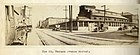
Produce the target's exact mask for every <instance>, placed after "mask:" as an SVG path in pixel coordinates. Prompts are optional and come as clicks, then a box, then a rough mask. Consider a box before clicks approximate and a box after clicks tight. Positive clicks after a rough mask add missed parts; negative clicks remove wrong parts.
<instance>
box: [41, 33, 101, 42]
mask: <svg viewBox="0 0 140 55" xmlns="http://www.w3.org/2000/svg"><path fill="white" fill-rule="evenodd" d="M42 32H43V33H45V32H44V31H42ZM45 34H47V33H45ZM47 35H49V34H47ZM49 36H51V35H49ZM58 36H60V37H63V38H67V39H70V40H74V41H78V42H82V43H86V44H90V45H91V44H92V45H103V44H97V43H89V42H87V41H81V40H77V39H74V38H69V37H65V36H62V35H58ZM54 38H55V37H54ZM57 39H58V38H57ZM58 40H60V39H58Z"/></svg>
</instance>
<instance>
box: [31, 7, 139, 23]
mask: <svg viewBox="0 0 140 55" xmlns="http://www.w3.org/2000/svg"><path fill="white" fill-rule="evenodd" d="M29 6H31V7H32V8H31V15H32V16H31V17H30V18H31V19H32V23H33V24H38V22H39V20H44V19H46V18H47V17H59V18H64V17H65V11H64V9H65V5H29ZM95 6H96V8H97V9H103V7H101V6H102V5H101V4H99V5H95ZM67 7H68V6H67ZM107 8H109V11H114V12H118V13H121V12H130V13H133V14H136V8H138V6H137V5H107ZM78 13H79V5H73V18H76V16H77V15H78ZM67 16H68V15H67ZM35 26H36V25H35Z"/></svg>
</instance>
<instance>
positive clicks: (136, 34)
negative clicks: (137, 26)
mask: <svg viewBox="0 0 140 55" xmlns="http://www.w3.org/2000/svg"><path fill="white" fill-rule="evenodd" d="M125 35H127V36H132V37H138V33H137V32H132V33H125Z"/></svg>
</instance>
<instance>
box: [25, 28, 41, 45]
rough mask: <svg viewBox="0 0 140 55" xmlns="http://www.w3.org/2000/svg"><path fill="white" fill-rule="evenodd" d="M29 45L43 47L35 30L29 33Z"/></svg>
mask: <svg viewBox="0 0 140 55" xmlns="http://www.w3.org/2000/svg"><path fill="white" fill-rule="evenodd" d="M27 45H42V42H41V41H40V39H39V37H38V35H37V34H36V32H35V30H32V31H31V32H30V33H28V38H27Z"/></svg>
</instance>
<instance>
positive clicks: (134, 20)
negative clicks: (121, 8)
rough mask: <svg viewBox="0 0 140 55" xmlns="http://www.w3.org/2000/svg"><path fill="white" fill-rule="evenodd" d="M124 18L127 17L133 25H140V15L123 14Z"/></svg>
mask: <svg viewBox="0 0 140 55" xmlns="http://www.w3.org/2000/svg"><path fill="white" fill-rule="evenodd" d="M122 16H123V17H126V18H127V19H128V21H129V22H131V23H132V24H138V15H135V14H131V13H130V12H122Z"/></svg>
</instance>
